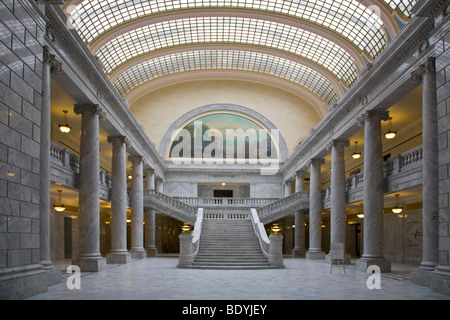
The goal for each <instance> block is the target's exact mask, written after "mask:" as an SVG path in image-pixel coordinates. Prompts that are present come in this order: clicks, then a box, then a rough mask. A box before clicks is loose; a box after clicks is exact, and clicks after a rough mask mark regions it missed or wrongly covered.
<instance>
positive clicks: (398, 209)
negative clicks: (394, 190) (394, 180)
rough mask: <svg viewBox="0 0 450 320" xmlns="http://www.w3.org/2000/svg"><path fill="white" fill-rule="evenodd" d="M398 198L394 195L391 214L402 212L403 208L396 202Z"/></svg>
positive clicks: (397, 195)
mask: <svg viewBox="0 0 450 320" xmlns="http://www.w3.org/2000/svg"><path fill="white" fill-rule="evenodd" d="M399 196H400V195H399V194H396V195H395V206H394V207H393V208H392V212H393V213H402V212H403V207H402V206H401V205H400V204H399V202H398V197H399Z"/></svg>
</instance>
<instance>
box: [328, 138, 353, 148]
mask: <svg viewBox="0 0 450 320" xmlns="http://www.w3.org/2000/svg"><path fill="white" fill-rule="evenodd" d="M340 146H343V147H348V146H350V141H349V140H348V139H332V140H331V141H330V142H328V144H327V150H331V149H332V148H333V147H340Z"/></svg>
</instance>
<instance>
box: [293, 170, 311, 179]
mask: <svg viewBox="0 0 450 320" xmlns="http://www.w3.org/2000/svg"><path fill="white" fill-rule="evenodd" d="M307 170H308V169H307V168H303V169H300V170H297V171H295V175H296V176H297V177H303V178H305V177H306V175H307Z"/></svg>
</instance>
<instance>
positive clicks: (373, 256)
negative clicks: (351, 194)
mask: <svg viewBox="0 0 450 320" xmlns="http://www.w3.org/2000/svg"><path fill="white" fill-rule="evenodd" d="M388 119H389V113H388V112H386V111H381V112H379V111H366V112H365V113H364V114H363V115H362V116H361V117H360V118H359V120H358V122H359V124H364V239H363V241H364V243H363V247H364V253H363V256H362V257H361V259H359V260H357V263H356V268H357V270H359V271H363V272H366V270H367V268H368V267H369V266H370V265H377V266H378V267H379V268H380V271H381V272H390V270H391V264H390V262H389V261H387V260H386V259H384V257H383V233H384V230H383V220H384V216H383V215H384V213H383V211H384V186H383V183H384V181H383V180H384V179H383V153H382V151H383V150H382V140H381V120H384V121H386V120H388Z"/></svg>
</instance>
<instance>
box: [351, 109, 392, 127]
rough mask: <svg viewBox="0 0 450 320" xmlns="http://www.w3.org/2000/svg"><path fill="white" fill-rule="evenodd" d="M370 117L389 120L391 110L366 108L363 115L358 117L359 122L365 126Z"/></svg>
mask: <svg viewBox="0 0 450 320" xmlns="http://www.w3.org/2000/svg"><path fill="white" fill-rule="evenodd" d="M369 119H374V120H376V119H378V120H380V121H381V120H383V121H387V120H389V111H378V110H366V111H365V112H364V113H363V114H362V115H360V116H359V117H358V119H357V124H358V125H359V126H363V125H364V123H365V122H366V121H367V120H369Z"/></svg>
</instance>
